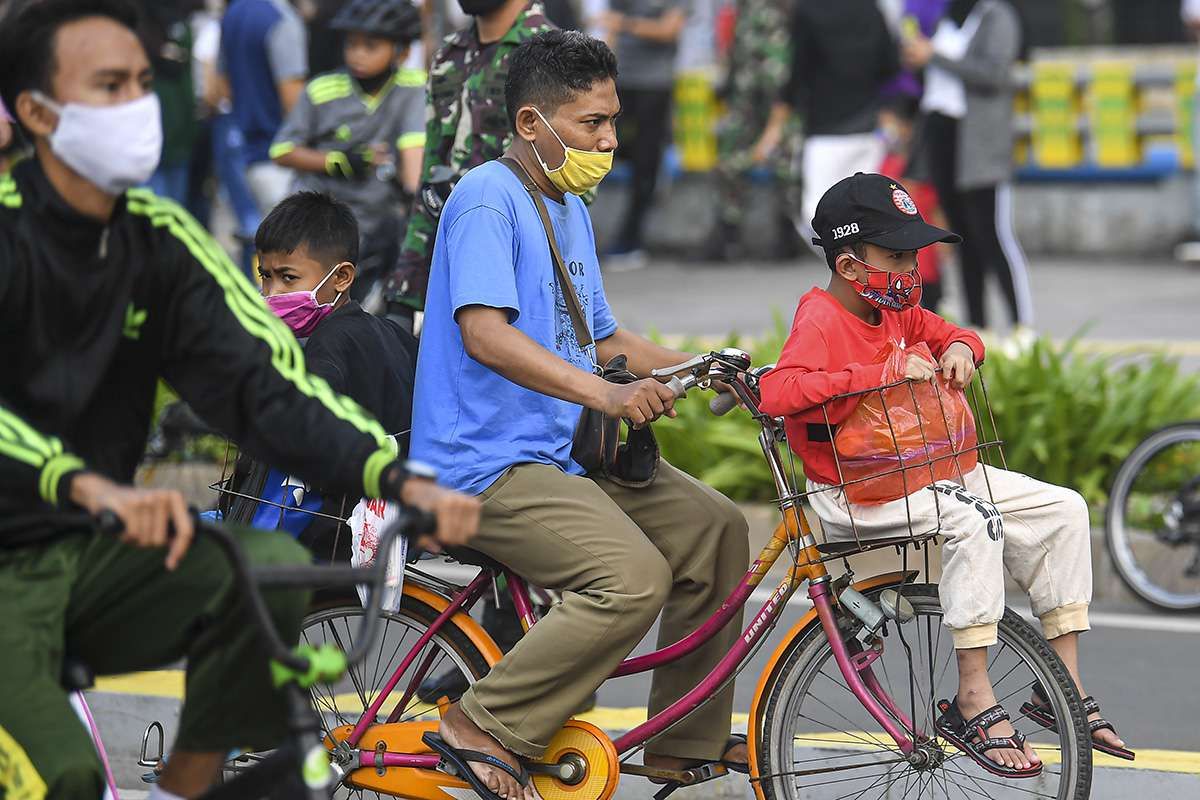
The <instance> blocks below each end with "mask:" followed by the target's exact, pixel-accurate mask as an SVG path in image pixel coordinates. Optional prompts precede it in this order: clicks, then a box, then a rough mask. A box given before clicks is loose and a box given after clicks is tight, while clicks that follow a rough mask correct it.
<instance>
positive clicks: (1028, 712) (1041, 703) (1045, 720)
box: [1021, 682, 1137, 761]
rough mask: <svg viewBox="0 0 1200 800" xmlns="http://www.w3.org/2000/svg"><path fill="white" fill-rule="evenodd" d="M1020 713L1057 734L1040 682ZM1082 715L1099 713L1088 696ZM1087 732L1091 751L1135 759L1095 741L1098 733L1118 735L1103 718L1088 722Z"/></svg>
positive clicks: (1120, 750) (1124, 751)
mask: <svg viewBox="0 0 1200 800" xmlns="http://www.w3.org/2000/svg"><path fill="white" fill-rule="evenodd" d="M1021 713H1022V714H1024V715H1025V716H1027V717H1029V718H1030V719H1031V720H1033V721H1034V722H1036V723H1037V724H1038V725H1041V726H1042V727H1043V728H1045V729H1046V730H1049V731H1053V732H1054V733H1058V720H1057V719H1055V717H1054V711H1053V710H1052V709H1051V708H1050V698H1049V697H1047V696H1046V690H1045V689H1043V688H1042V684H1041V683H1040V682H1037V683H1034V684H1033V701H1031V702H1028V703H1025V704H1024V705H1022V706H1021ZM1083 713H1084V715H1085V716H1089V717H1090V716H1091V715H1092V714H1099V713H1100V704H1099V703H1098V702H1096V698H1094V697H1092V696H1091V695H1090V694H1089V695H1088V696H1087V697H1085V698H1083ZM1088 730H1089V732H1090V733H1091V737H1092V749H1093V750H1095V751H1097V752H1100V753H1104V754H1105V755H1110V756H1113V757H1115V758H1123V759H1125V760H1126V761H1133V760H1134V759H1135V758H1136V757H1137V754H1136V753H1135V752H1133V751H1132V750H1129V749H1126V748H1124V747H1117V746H1116V745H1112V744H1108V743H1107V742H1100V741H1097V740H1096V734H1097V733H1098V732H1099V731H1112V732H1113V735H1114V736H1116V735H1118V734H1117V729H1116V728H1114V727H1113V724H1112V723H1111V722H1109V721H1108V720H1106V719H1104V717H1098V718H1096V719H1092V720H1088Z"/></svg>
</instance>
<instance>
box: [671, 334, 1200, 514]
mask: <svg viewBox="0 0 1200 800" xmlns="http://www.w3.org/2000/svg"><path fill="white" fill-rule="evenodd" d="M785 336H786V330H785V328H784V325H783V323H782V321H781V320H779V319H778V318H777V319H776V324H775V330H774V331H773V332H772V333H771V334H769V335H767V336H765V337H763V338H762V339H760V340H758V341H753V340H749V339H744V338H742V337H739V336H737V335H733V336H730V337H729V339H728V340H727V341H725V342H723V343H722V346H730V347H741V348H742V349H744V350H747V351H749V352H750V353H752V354H753V355H754V361H755V363H756V364H766V363H770V362H772V361H774V360H775V359H776V358H777V357H778V354H779V352H780V350H781V349H782V345H783V341H784V339H785ZM687 345H691V346H692V347H691V349H696V348H695V343H686V344H685V348H684V349H689V348H688V346H687ZM983 378H984V380H985V381H986V387H987V396H988V399H989V401H990V404H991V408H992V413H993V415H994V417H995V422H996V429H997V430H998V435H999V438H1000V439H1002V440H1003V442H1004V456H1005V461H1006V464H1007V466H1008V468H1009V469H1012V470H1016V471H1018V472H1023V473H1025V474H1027V475H1031V476H1033V477H1035V478H1039V479H1041V480H1045V481H1049V482H1052V483H1057V484H1061V485H1065V486H1070V487H1072V488H1074V489H1076V490H1077V491H1079V492H1080V493H1081V494H1083V495H1084V497H1086V498H1087V500H1088V502H1089V503H1092V504H1093V505H1094V506H1096V507H1098V506H1099V504H1102V503H1103V502H1104V501H1105V500H1106V499H1107V494H1108V488H1109V486H1110V485H1111V481H1112V477H1113V474H1114V472H1115V471H1116V468H1117V466H1118V465H1119V464H1120V462H1121V460H1122V459H1123V458H1124V457H1125V456H1126V455H1127V454H1128V453H1129V451H1130V450H1132V449H1133V447H1134V446H1135V445H1137V443H1138V442H1140V441H1141V440H1142V439H1143V438H1144V437H1145V436H1146V435H1147V434H1148V433H1150V432H1151V431H1153V430H1155V429H1157V428H1159V427H1161V426H1163V425H1166V424H1169V423H1171V422H1176V421H1179V420H1182V419H1188V418H1192V417H1196V416H1200V376H1196V375H1190V374H1187V373H1185V372H1183V371H1182V370H1181V369H1180V366H1179V363H1178V360H1176V359H1173V358H1169V357H1167V356H1165V355H1162V354H1147V355H1143V356H1140V357H1136V358H1133V357H1120V356H1114V355H1107V354H1098V353H1092V352H1087V351H1086V350H1085V349H1084V348H1083V347H1081V344H1080V342H1079V341H1078V340H1071V341H1069V342H1066V343H1065V344H1054V343H1052V342H1051V341H1049V340H1046V339H1040V340H1038V341H1036V342H1035V343H1034V344H1033V345H1032V346H1031V347H1029V348H1027V349H1026V350H1024V351H1022V352H1019V353H1007V352H1005V351H1004V349H1003V348H1000V347H995V346H993V347H991V348H990V349H989V350H988V357H987V363H986V364H985V366H984V368H983ZM709 398H710V395H708V394H707V393H702V392H695V393H693V394H692V395H691V396H689V397H688V398H686V399H684V400H683V401H681V402H680V403H678V404H677V405H676V408H677V409H678V412H679V416H678V417H677V418H676V419H674V420H663V421H661V422H658V423H655V428H654V429H655V433H656V435H657V436H658V440H659V443H660V445H661V447H662V451H663V455H664V456H665V457H666V458H667V459H668V460H669V461H670V462H671V463H672V464H674V465H676V466H678V467H679V468H680V469H683V470H685V471H687V472H689V473H691V474H692V475H695V476H696V477H697V478H699V479H700V480H703V481H705V482H706V483H709V484H711V485H712V486H714V487H716V488H717V489H719V490H720V491H722V492H724V493H725V494H727V495H728V496H730V497H732V498H733V499H736V500H757V501H767V500H772V499H774V497H775V494H776V492H775V487H774V484H773V482H772V481H771V476H770V473H769V472H768V471H767V467H766V462H765V461H764V460H763V457H762V452H761V450H760V449H759V445H758V439H757V436H758V430H759V428H758V424H757V423H756V422H754V421H753V420H752V419H751V418H750V417H749V415H747V414H745V413H740V412H737V411H735V412H733V413H731V414H729V415H728V416H726V417H721V418H715V417H713V416H712V415H711V414H710V413H709V412H708V408H707V405H708V401H709ZM979 430H980V436H981V438H982V437H984V436H991V435H992V426H991V423H990V421H989V420H984V419H980V420H979ZM992 461H993V462H994V461H995V459H992Z"/></svg>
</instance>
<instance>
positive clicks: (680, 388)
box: [666, 375, 687, 397]
mask: <svg viewBox="0 0 1200 800" xmlns="http://www.w3.org/2000/svg"><path fill="white" fill-rule="evenodd" d="M666 386H667V388H668V389H670V390H671V391H672V392H674V393H675V396H676V397H683V396H684V395H686V394H687V387H686V386H684V385H683V381H681V380H679V376H677V375H672V376H671V380H669V381H667V383H666Z"/></svg>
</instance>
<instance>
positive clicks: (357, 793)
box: [239, 593, 490, 800]
mask: <svg viewBox="0 0 1200 800" xmlns="http://www.w3.org/2000/svg"><path fill="white" fill-rule="evenodd" d="M439 614H440V612H439V611H438V610H437V609H435V608H433V607H432V606H430V605H429V604H427V603H425V602H422V601H421V600H418V599H416V598H414V597H412V596H410V595H407V594H406V595H404V596H403V598H402V600H401V604H400V608H399V609H398V610H397V611H396V612H384V613H383V617H384V619H383V622H384V625H383V626H382V627H381V631H380V635H381V636H384V635H386V631H387V625H388V623H389V621H390V622H405V621H408V622H410V623H411V624H412V628H413V630H414V632H415V631H419V632H420V633H424V632H425V631H426V630H428V628H429V626H430V625H432V624H433V622H434V621H435V620H436V619H437V618H438V616H439ZM361 615H362V606H361V605H360V604H359V602H358V597H357V595H342V594H341V593H335V594H332V595H328V596H325V597H324V598H322V599H321V600H319V601H317V602H315V603H313V604H312V605H311V606H310V608H309V611H308V614H307V615H306V616H305V618H304V622H303V624H302V627H301V630H302V633H301V639H302V641H303V640H305V639H306V638H307V637H306V636H305V635H304V632H305V631H309V630H310V629H312V628H313V627H314V626H318V625H320V624H322V623H324V622H327V621H329V620H331V619H334V618H339V617H358V616H361ZM357 627H358V622H357V621H354V622H353V623H352V624H349V625H348V626H347V630H349V631H355V630H356V629H357ZM432 641H433V642H434V643H436V645H437V646H438V647H439V648H441V649H442V650H445V651H448V652H452V653H454V654H455V655H456V656H457V660H458V662H459V665H460V666H465V667H467V668H468V669H469V670H470V671H471V681H472V682H474V681H475V680H478V679H479V678H482V677H483V676H484V675H486V674H487V672H488V670H489V669H490V667H489V666H488V661H487V658H486V657H484V655H483V653H481V652H480V651H479V649H478V648H477V647H476V646H475V645H474V643H473V642H472V641H471V640H470V638H469V637H467V635H466V634H465V633H463V632H462V631H461V630H460V629H459V628H458V627H457V626H454V625H450V624H447V625H445V626H443V627H442V629H441V630H439V631H438V633H437V634H435V635H434V638H433V640H432ZM344 644H345V645H346V646H347V647H353V643H352V642H345V643H344ZM401 655H403V654H401ZM393 669H394V665H393ZM381 674H382V673H381ZM389 674H390V673H389ZM318 692H319V690H318V688H317V687H314V689H313V695H314V700H313V705H314V708H317V709H318V713H320V711H322V710H327V706H328V701H327V700H325V699H318ZM326 692H327V694H328V696H329V697H334V696H335V693H334V692H333V691H332V690H326ZM322 704H324V705H325V706H326V708H322ZM259 757H261V755H260V756H259ZM252 758H253V756H252ZM241 769H242V770H245V769H248V768H247V767H243V768H241ZM239 771H241V770H239ZM331 796H332V797H333V798H338V799H339V800H340V799H341V798H350V799H354V800H357V799H358V798H363V800H375V798H388V797H395V795H387V794H383V793H380V792H376V791H374V790H364V789H355V788H351V787H346V786H338V787H336V788H335V789H334V790H333V792H332V795H331Z"/></svg>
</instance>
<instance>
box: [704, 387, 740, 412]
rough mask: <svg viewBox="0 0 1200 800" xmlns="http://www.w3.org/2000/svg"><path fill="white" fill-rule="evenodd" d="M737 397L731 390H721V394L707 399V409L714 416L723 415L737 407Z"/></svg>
mask: <svg viewBox="0 0 1200 800" xmlns="http://www.w3.org/2000/svg"><path fill="white" fill-rule="evenodd" d="M737 404H738V397H737V395H736V394H734V393H733V392H722V393H721V394H719V395H717V396H716V397H714V398H713V399H712V400H709V401H708V410H709V411H711V412H712V413H713V415H714V416H718V417H723V416H725V415H726V414H728V413H729V412H730V411H732V410H733V409H735V408H737Z"/></svg>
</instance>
